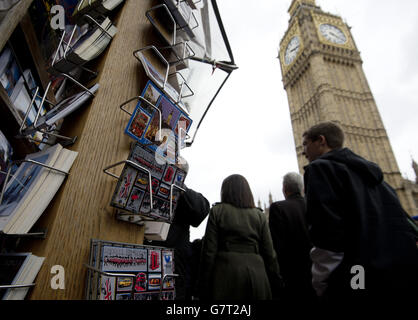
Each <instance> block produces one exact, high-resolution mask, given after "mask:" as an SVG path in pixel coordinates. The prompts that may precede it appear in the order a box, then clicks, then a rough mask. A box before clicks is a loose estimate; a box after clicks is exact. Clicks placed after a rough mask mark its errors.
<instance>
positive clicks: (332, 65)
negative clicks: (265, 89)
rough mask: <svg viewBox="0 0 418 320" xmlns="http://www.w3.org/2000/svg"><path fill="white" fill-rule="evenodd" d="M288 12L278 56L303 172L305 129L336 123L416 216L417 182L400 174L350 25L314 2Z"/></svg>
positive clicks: (306, 0)
mask: <svg viewBox="0 0 418 320" xmlns="http://www.w3.org/2000/svg"><path fill="white" fill-rule="evenodd" d="M288 12H289V14H290V19H289V27H288V29H287V31H286V32H285V34H284V36H283V38H282V40H281V42H280V52H279V57H278V58H279V59H280V65H281V71H282V81H283V86H284V89H285V90H286V93H287V96H288V101H289V110H290V115H291V122H292V127H293V135H294V142H295V146H296V153H297V160H298V165H299V170H300V172H301V173H303V167H304V166H305V165H306V164H307V160H306V159H305V157H304V156H303V155H302V151H303V148H302V133H303V132H304V131H305V130H306V129H308V128H309V127H311V126H312V125H314V124H316V123H319V122H322V121H335V122H337V123H338V124H339V125H340V126H341V127H342V128H343V130H344V132H345V136H346V142H345V146H347V147H348V148H350V149H352V150H353V151H354V152H356V153H357V154H359V155H361V156H363V157H365V158H366V159H368V160H370V161H373V162H375V163H377V164H378V165H379V166H380V167H381V168H382V170H383V173H384V176H385V180H386V181H387V182H388V183H389V184H390V185H391V186H392V187H393V188H394V189H395V190H396V192H397V193H398V195H399V199H400V201H401V203H402V205H403V206H404V208H405V209H406V211H407V212H408V213H409V214H410V215H412V216H414V215H417V214H418V210H417V206H416V201H415V200H414V196H415V199H416V195H417V192H416V182H415V183H414V182H411V181H408V180H405V179H403V178H402V176H401V173H400V170H399V167H398V165H397V162H396V159H395V156H394V153H393V150H392V147H391V145H390V142H389V139H388V135H387V133H386V129H385V127H384V125H383V122H382V119H381V117H380V114H379V111H378V108H377V105H376V102H375V100H374V98H373V95H372V92H371V90H370V87H369V85H368V82H367V78H366V76H365V74H364V71H363V67H362V63H363V62H362V59H361V57H360V52H359V50H358V48H357V46H356V44H355V41H354V39H353V37H352V34H351V32H350V27H349V26H348V25H347V24H346V23H345V22H344V21H343V19H342V18H341V17H339V16H337V15H334V14H331V13H327V12H324V11H322V10H321V8H320V7H319V6H318V5H317V4H316V1H315V0H293V1H292V3H291V5H290V7H289V10H288ZM376 32H377V31H376ZM414 190H415V191H414Z"/></svg>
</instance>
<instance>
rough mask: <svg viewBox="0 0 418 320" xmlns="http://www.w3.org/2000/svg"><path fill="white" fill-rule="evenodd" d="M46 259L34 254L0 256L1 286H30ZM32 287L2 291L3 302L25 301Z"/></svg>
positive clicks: (0, 295) (3, 254) (0, 292)
mask: <svg viewBox="0 0 418 320" xmlns="http://www.w3.org/2000/svg"><path fill="white" fill-rule="evenodd" d="M44 259H45V258H44V257H38V256H35V255H34V254H32V253H1V254H0V285H19V284H20V285H30V284H33V283H34V280H35V278H36V276H37V274H38V272H39V270H40V269H41V266H42V264H43V262H44ZM29 289H30V287H21V288H13V289H12V288H9V289H0V297H1V299H2V300H23V299H24V298H25V296H26V294H27V293H28V291H29Z"/></svg>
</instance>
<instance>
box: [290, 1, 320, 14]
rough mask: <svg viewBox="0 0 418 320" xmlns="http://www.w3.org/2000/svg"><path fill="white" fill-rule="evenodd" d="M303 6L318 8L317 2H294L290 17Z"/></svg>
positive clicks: (291, 5)
mask: <svg viewBox="0 0 418 320" xmlns="http://www.w3.org/2000/svg"><path fill="white" fill-rule="evenodd" d="M301 5H308V6H313V7H316V3H315V0H293V1H292V3H291V4H290V7H289V10H288V12H289V14H290V16H293V14H294V13H295V12H296V9H298V8H299V7H300V6H301Z"/></svg>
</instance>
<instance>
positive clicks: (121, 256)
mask: <svg viewBox="0 0 418 320" xmlns="http://www.w3.org/2000/svg"><path fill="white" fill-rule="evenodd" d="M89 263H90V265H91V266H92V267H95V268H97V269H99V270H101V271H103V272H106V273H110V274H111V275H105V274H99V273H98V272H95V271H92V270H89V271H88V273H87V287H86V288H87V292H86V297H87V299H89V300H173V299H174V298H175V282H174V281H175V280H174V278H173V277H169V276H167V277H164V275H166V274H173V272H174V251H173V249H167V248H163V247H152V246H145V245H136V244H127V243H119V242H110V241H102V240H97V239H92V240H91V244H90V261H89ZM163 280H164V281H163ZM161 286H162V287H161Z"/></svg>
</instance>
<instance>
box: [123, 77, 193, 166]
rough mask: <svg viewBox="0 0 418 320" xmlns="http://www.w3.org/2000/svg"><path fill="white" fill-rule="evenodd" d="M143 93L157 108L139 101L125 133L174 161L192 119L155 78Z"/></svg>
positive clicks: (148, 83) (149, 82)
mask: <svg viewBox="0 0 418 320" xmlns="http://www.w3.org/2000/svg"><path fill="white" fill-rule="evenodd" d="M141 96H142V97H143V98H144V99H145V100H147V101H148V102H150V103H151V104H153V105H154V106H155V108H157V109H158V110H156V109H155V108H153V107H151V106H150V105H149V104H147V103H146V102H144V101H141V100H139V102H138V103H137V105H136V107H135V110H134V112H133V113H132V116H131V118H130V119H129V122H128V124H127V126H126V128H125V133H126V134H127V135H128V136H129V137H131V138H132V139H134V140H136V141H138V142H139V143H140V144H142V145H146V146H148V148H150V149H151V150H153V151H155V152H157V153H158V154H159V155H161V156H163V157H164V158H165V159H167V160H168V161H171V162H175V158H176V156H177V155H178V152H177V150H178V148H179V145H180V146H182V145H183V143H184V140H185V138H186V134H187V132H188V131H189V129H190V127H191V125H192V119H191V118H190V117H189V116H188V115H187V114H186V112H184V110H182V109H181V108H179V107H178V106H177V105H175V104H173V103H172V102H171V101H170V99H168V98H167V96H166V95H164V94H163V92H162V91H161V90H159V89H158V87H157V86H156V85H155V84H154V83H153V82H152V81H148V82H147V84H146V85H145V88H144V90H143V91H142V93H141ZM160 121H161V123H160ZM160 129H161V131H160ZM179 140H180V141H179ZM172 149H174V150H172Z"/></svg>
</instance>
